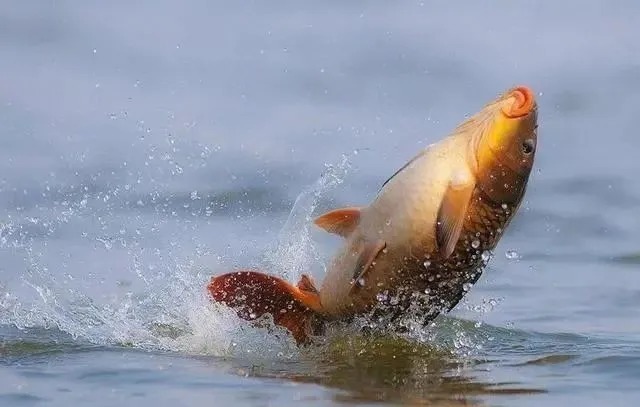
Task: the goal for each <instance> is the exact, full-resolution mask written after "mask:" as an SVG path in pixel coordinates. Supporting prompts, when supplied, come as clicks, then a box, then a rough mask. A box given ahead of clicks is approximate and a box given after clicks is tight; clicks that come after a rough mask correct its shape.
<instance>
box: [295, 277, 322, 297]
mask: <svg viewBox="0 0 640 407" xmlns="http://www.w3.org/2000/svg"><path fill="white" fill-rule="evenodd" d="M298 288H299V289H300V290H302V291H310V292H312V293H315V294H318V289H317V288H316V285H315V284H314V282H313V280H312V279H311V277H309V276H308V275H306V274H303V275H301V276H300V281H298Z"/></svg>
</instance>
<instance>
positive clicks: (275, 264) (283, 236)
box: [265, 151, 357, 281]
mask: <svg viewBox="0 0 640 407" xmlns="http://www.w3.org/2000/svg"><path fill="white" fill-rule="evenodd" d="M354 154H357V151H355V152H354ZM351 158H352V156H351V155H343V156H342V159H341V161H340V162H339V163H337V164H335V165H327V166H326V170H325V171H324V173H323V174H322V175H321V176H320V178H319V179H318V180H317V181H316V182H315V183H314V184H312V185H310V186H309V187H307V188H306V189H305V190H304V191H302V193H300V195H298V197H297V198H296V200H295V203H294V204H293V208H292V209H291V212H290V213H289V217H288V218H287V221H286V222H285V224H284V226H283V227H282V229H281V231H280V234H279V238H278V244H277V246H276V247H275V248H274V249H273V250H268V251H267V253H266V254H265V261H266V263H267V264H269V265H270V269H271V271H272V272H274V273H275V274H277V275H280V276H282V277H284V278H285V279H287V280H289V281H297V280H298V279H299V278H300V275H301V274H302V273H305V272H308V271H309V270H311V269H313V268H314V266H323V265H322V263H321V261H320V254H319V253H318V249H317V248H316V246H315V245H314V243H313V241H312V239H311V233H310V230H309V228H310V227H311V225H312V220H313V217H312V215H313V213H314V211H315V210H316V208H317V207H318V203H319V202H320V200H321V199H322V197H324V196H325V195H326V194H327V193H328V192H329V191H331V190H332V189H333V188H335V187H336V186H338V185H340V184H342V183H343V182H344V179H345V177H346V175H347V173H348V171H349V170H350V169H351Z"/></svg>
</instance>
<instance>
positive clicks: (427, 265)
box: [422, 260, 431, 268]
mask: <svg viewBox="0 0 640 407" xmlns="http://www.w3.org/2000/svg"><path fill="white" fill-rule="evenodd" d="M422 264H424V267H425V268H429V266H430V265H431V261H429V260H425V262H424V263H422Z"/></svg>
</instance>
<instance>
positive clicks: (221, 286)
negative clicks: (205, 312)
mask: <svg viewBox="0 0 640 407" xmlns="http://www.w3.org/2000/svg"><path fill="white" fill-rule="evenodd" d="M307 279H308V277H307ZM301 282H302V281H301ZM309 282H310V280H309ZM310 284H311V285H310V286H311V287H313V283H310ZM305 288H306V287H305ZM314 288H315V287H314ZM207 289H208V291H209V294H210V295H211V297H212V299H213V300H214V301H216V302H219V303H222V304H225V305H227V306H228V307H231V308H235V309H236V311H237V314H238V316H239V317H240V318H243V319H245V320H248V321H253V320H255V319H258V318H260V317H262V316H263V315H265V314H270V315H271V316H272V317H273V322H274V323H275V324H276V325H279V326H282V327H284V328H286V329H288V330H289V331H290V332H291V334H292V335H293V337H294V338H295V339H296V342H297V343H298V344H301V343H305V342H307V341H308V339H309V336H310V335H311V334H313V331H314V330H315V327H314V321H319V319H318V318H317V317H318V316H319V314H318V312H319V311H320V310H321V309H322V305H321V304H320V297H319V295H318V293H317V291H316V292H313V291H311V290H306V289H301V288H299V287H296V286H294V285H292V284H290V283H288V282H287V281H285V280H283V279H280V278H278V277H274V276H270V275H267V274H263V273H260V272H256V271H236V272H232V273H228V274H223V275H221V276H217V277H213V278H212V279H211V282H210V283H209V285H208V286H207Z"/></svg>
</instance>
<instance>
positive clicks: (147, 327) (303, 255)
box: [0, 156, 351, 360]
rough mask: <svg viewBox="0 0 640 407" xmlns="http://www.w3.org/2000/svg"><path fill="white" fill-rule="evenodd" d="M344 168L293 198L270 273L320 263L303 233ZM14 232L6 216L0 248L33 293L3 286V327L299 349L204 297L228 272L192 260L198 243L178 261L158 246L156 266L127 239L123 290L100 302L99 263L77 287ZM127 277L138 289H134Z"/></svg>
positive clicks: (138, 344)
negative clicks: (18, 265) (18, 261)
mask: <svg viewBox="0 0 640 407" xmlns="http://www.w3.org/2000/svg"><path fill="white" fill-rule="evenodd" d="M350 167H351V164H350V157H349V156H343V157H342V158H341V160H340V161H339V162H338V163H337V164H335V165H327V168H326V170H325V171H324V173H323V174H322V176H321V177H320V178H319V179H318V180H317V181H316V182H315V183H314V184H313V185H311V186H309V187H308V188H307V189H305V190H304V191H303V192H302V193H301V194H300V195H299V196H298V198H297V199H296V201H295V204H294V205H293V208H292V210H291V212H290V215H289V217H288V219H287V221H286V223H285V225H284V227H283V228H282V230H281V231H280V234H279V239H278V247H277V248H276V249H275V250H267V251H266V252H267V253H268V254H267V256H268V258H267V261H268V262H269V263H271V264H272V265H273V270H270V272H276V273H279V274H281V275H283V276H287V277H289V278H295V277H296V276H298V275H299V274H300V273H301V271H302V270H307V269H308V268H309V267H310V266H311V265H312V264H314V263H315V262H319V260H318V259H319V255H318V252H317V249H316V248H315V246H314V245H313V242H312V241H311V238H310V236H309V224H310V220H311V215H312V213H313V212H314V210H315V209H316V207H317V205H318V202H319V200H320V199H322V198H323V196H324V195H325V194H326V193H327V192H328V191H330V190H331V188H334V187H335V186H337V185H339V184H341V183H342V182H343V181H344V177H345V175H346V173H347V171H348V170H349V169H350ZM90 209H91V208H90V204H89V205H88V204H87V199H86V197H84V198H83V199H82V201H81V202H80V203H78V204H77V205H76V204H73V203H69V204H68V205H67V207H66V209H65V210H64V211H62V212H61V213H60V214H59V215H60V216H58V217H57V219H56V222H54V223H55V224H52V225H51V230H54V229H55V228H56V227H59V226H61V225H64V224H66V223H69V222H74V221H75V222H78V221H79V222H85V221H86V220H87V218H89V219H91V217H92V216H95V215H92V212H91V210H90ZM101 215H102V216H104V215H106V216H113V215H114V214H113V213H111V214H109V213H106V214H105V213H102V214H101ZM157 222H165V220H163V219H160V220H154V225H156V224H157ZM147 226H148V225H147ZM152 226H153V225H152ZM153 227H155V226H153ZM153 227H151V229H153ZM16 230H18V229H16V227H14V226H13V225H12V224H10V223H8V224H6V225H2V228H1V230H0V238H2V241H1V243H2V246H3V247H11V248H15V249H17V250H22V251H23V252H24V254H25V255H24V258H25V262H26V271H25V272H24V274H23V275H22V276H21V284H22V287H23V288H25V289H26V291H27V292H28V293H29V295H17V294H15V293H13V292H11V290H10V289H9V288H7V287H5V286H0V307H1V308H0V311H1V312H0V328H1V327H2V325H4V326H15V327H16V328H18V329H22V330H25V329H30V328H45V329H48V330H53V331H59V332H61V333H64V334H65V335H68V336H70V337H71V338H72V340H73V341H74V342H87V343H90V344H93V345H105V346H127V347H133V348H136V349H141V350H155V351H171V352H180V353H185V354H194V355H212V356H250V357H251V358H252V359H253V360H255V359H259V358H279V359H282V358H285V359H286V358H291V357H295V355H297V354H298V348H297V347H296V346H295V343H294V341H293V339H292V338H291V337H290V335H288V333H287V332H286V331H285V330H284V329H283V328H280V327H276V326H275V325H274V324H273V323H272V322H271V321H268V320H266V321H264V322H265V323H263V324H262V326H261V327H255V326H253V325H250V324H248V323H246V321H244V320H241V319H239V318H238V317H237V315H236V314H235V312H234V311H233V310H230V309H228V308H227V307H224V306H221V305H219V304H214V303H212V302H211V301H210V299H209V298H208V296H207V295H206V291H205V290H204V288H203V287H205V286H206V283H207V282H208V280H209V278H210V277H211V275H215V274H217V273H218V272H224V271H227V270H224V269H223V266H222V265H221V264H210V263H209V264H208V267H207V268H203V267H198V266H197V265H196V264H197V262H196V260H197V259H198V256H199V255H200V254H199V253H197V252H198V251H197V250H196V254H195V256H194V257H193V258H190V257H187V258H182V259H179V260H176V259H172V256H171V253H158V252H157V251H156V253H155V255H156V256H157V257H159V258H161V259H162V260H161V262H160V263H159V264H158V263H153V261H152V260H145V259H144V258H145V255H144V254H145V253H144V252H145V249H144V247H142V245H138V244H131V242H126V241H125V242H124V243H125V244H123V245H121V246H123V247H126V252H127V256H129V257H131V258H132V259H131V264H130V266H129V269H130V270H129V276H128V277H129V279H128V280H129V281H128V282H127V283H122V284H119V283H120V282H119V281H118V282H117V283H116V285H119V288H120V290H119V291H117V292H115V293H111V295H109V296H107V299H106V300H105V299H104V298H100V297H99V296H98V295H96V294H95V293H93V295H92V294H89V293H90V292H94V291H96V288H97V289H98V291H100V288H99V286H100V285H104V284H105V283H106V281H105V276H104V273H105V271H101V270H96V271H95V272H92V273H90V274H88V276H85V277H84V278H83V280H85V283H88V284H90V287H88V288H85V289H84V290H83V289H82V288H78V287H77V285H78V284H74V283H76V281H74V280H76V277H74V276H72V275H71V274H68V273H66V272H65V271H64V267H62V266H58V265H49V264H47V261H45V260H44V259H43V258H42V256H41V253H40V247H39V246H38V244H37V243H34V240H33V239H24V238H22V237H21V236H18V237H21V238H20V239H19V240H18V239H17V238H15V237H16V236H17V235H16ZM142 233H144V232H142ZM47 239H49V237H45V240H47ZM119 239H120V240H123V241H124V240H125V239H124V238H122V237H119ZM112 240H113V239H111V238H109V239H106V238H105V239H103V238H102V237H100V236H99V237H97V238H96V241H98V242H101V243H102V244H103V245H104V248H103V249H104V250H107V251H111V252H113V251H114V250H116V249H117V247H116V246H115V245H114V244H111V241H112ZM120 240H114V241H115V242H116V243H117V242H118V241H120ZM105 241H108V242H110V244H109V245H107V244H105V243H104V242H105ZM12 242H14V243H12ZM46 244H47V243H46V242H45V246H46ZM36 247H38V248H36ZM101 250H102V248H101ZM45 251H46V250H45ZM147 252H148V250H147ZM269 253H270V254H269ZM145 262H150V263H148V264H147V263H145ZM109 283H112V281H110V282H109ZM133 285H137V286H139V287H141V288H140V289H136V290H134V289H133V288H131V286H133ZM96 286H98V287H96ZM106 288H108V289H109V290H112V286H111V285H105V289H106ZM29 297H31V298H29Z"/></svg>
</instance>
